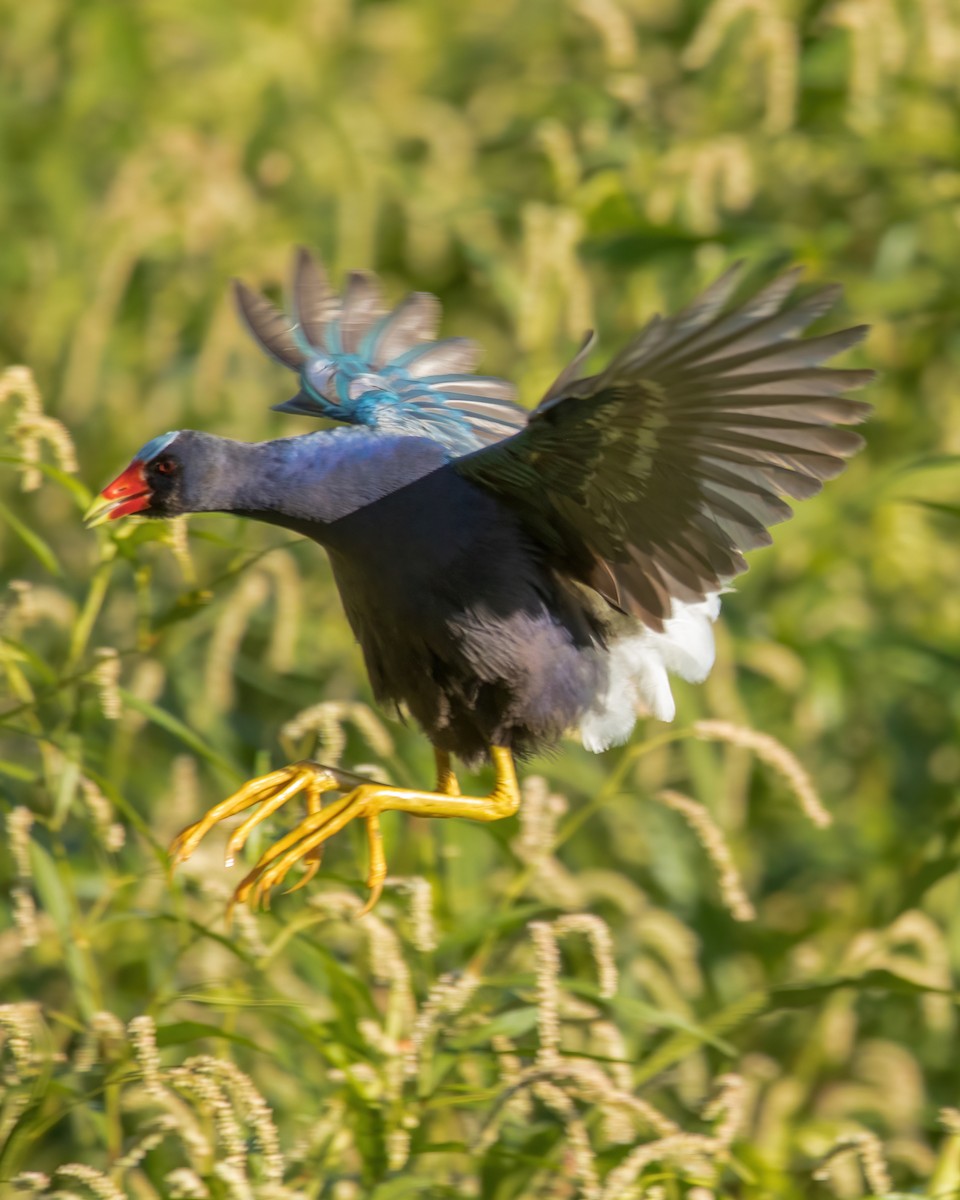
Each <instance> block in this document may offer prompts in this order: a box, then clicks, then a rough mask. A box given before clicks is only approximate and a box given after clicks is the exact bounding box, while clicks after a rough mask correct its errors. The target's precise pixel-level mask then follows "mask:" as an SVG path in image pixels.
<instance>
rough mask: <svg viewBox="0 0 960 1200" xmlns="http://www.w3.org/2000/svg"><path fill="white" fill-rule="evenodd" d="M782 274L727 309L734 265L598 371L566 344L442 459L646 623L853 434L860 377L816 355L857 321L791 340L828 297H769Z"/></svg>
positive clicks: (718, 575) (719, 580)
mask: <svg viewBox="0 0 960 1200" xmlns="http://www.w3.org/2000/svg"><path fill="white" fill-rule="evenodd" d="M799 273H800V272H799V270H796V269H795V270H792V271H789V272H787V273H786V274H784V275H782V276H780V277H779V278H777V279H775V280H774V281H773V282H772V283H770V284H769V285H768V286H767V287H765V288H763V289H762V290H761V291H759V292H757V293H756V294H755V295H753V296H752V297H750V298H749V299H747V300H746V301H745V302H743V303H741V304H740V305H739V306H737V307H733V308H729V307H728V301H729V300H730V297H731V295H732V293H733V291H734V289H735V287H736V284H737V279H738V276H739V266H738V267H734V268H732V269H731V270H730V271H728V272H727V273H726V274H725V275H723V276H722V277H721V278H720V279H718V280H717V281H716V282H715V283H714V284H713V285H712V286H711V287H710V288H708V289H707V291H706V292H704V293H703V295H701V296H700V297H699V298H698V299H697V300H696V301H694V303H693V304H691V305H690V306H689V307H688V308H687V309H685V310H684V311H683V312H681V313H680V314H678V315H677V316H675V317H672V318H666V319H664V318H660V317H656V318H654V320H652V321H651V322H650V323H649V324H648V325H647V326H646V327H645V328H644V329H643V331H642V332H641V333H640V334H639V335H638V336H637V337H636V339H635V340H634V341H633V342H631V343H630V344H629V345H628V346H627V347H626V348H625V349H624V350H623V351H622V353H620V354H619V355H618V356H617V357H616V358H614V360H613V361H612V362H611V363H610V364H609V366H607V368H606V369H605V370H603V371H601V372H600V373H599V374H598V375H591V376H588V377H586V378H580V377H579V368H580V365H581V363H582V361H583V359H584V358H585V357H586V354H587V353H588V351H589V349H590V345H591V343H590V341H589V340H588V341H587V342H586V343H585V344H584V346H583V348H582V349H581V351H580V353H579V354H578V355H577V357H576V358H575V359H574V361H573V362H572V363H571V364H570V366H569V367H568V368H567V369H566V370H565V371H564V372H563V373H562V375H561V376H560V377H559V379H558V380H557V381H556V383H555V384H554V385H553V386H552V387H551V388H550V390H549V391H548V392H547V394H546V396H545V397H544V398H543V400H542V401H541V403H540V405H539V406H538V407H537V408H536V409H535V410H534V411H533V412H532V413H531V416H530V420H529V423H528V424H527V426H526V427H525V428H524V429H522V430H521V431H519V432H518V433H516V434H515V435H514V436H513V437H511V438H508V439H507V440H506V441H502V442H500V443H499V444H497V445H493V446H490V447H488V448H485V449H482V450H478V451H476V452H475V453H473V454H470V455H467V456H466V457H463V458H460V459H458V460H457V461H456V463H455V464H454V466H455V469H456V470H457V471H459V472H460V473H462V474H463V475H465V476H466V477H468V478H469V479H471V480H473V481H474V482H475V483H478V484H480V485H481V486H483V487H486V488H488V489H489V490H490V491H492V492H495V493H496V494H497V495H498V496H499V497H500V498H501V499H502V500H503V501H504V502H506V503H508V504H510V505H511V507H513V508H514V509H515V510H516V511H517V512H518V513H519V515H520V517H521V519H522V521H523V522H524V524H525V525H526V527H527V528H528V530H529V532H530V533H531V535H532V536H533V537H534V538H535V539H537V540H538V541H540V542H542V543H543V544H545V545H546V546H548V547H550V550H551V553H552V554H553V555H556V556H558V561H562V562H563V563H564V565H565V568H566V569H567V570H569V571H570V572H571V573H572V574H573V575H574V576H575V577H576V578H578V579H580V580H581V581H582V582H583V583H586V584H588V585H589V586H590V587H592V588H593V589H594V590H595V591H597V592H599V593H600V594H601V595H602V596H603V597H604V598H605V599H606V600H608V601H609V602H610V603H611V604H613V605H614V606H615V607H617V608H619V609H621V610H622V611H624V612H627V613H629V614H631V615H632V616H635V617H637V618H639V619H640V620H642V621H643V623H644V624H645V625H647V626H649V627H650V628H653V629H657V630H659V629H662V627H663V622H664V620H665V619H666V618H668V617H669V616H670V614H671V611H672V607H673V601H674V600H678V601H682V602H687V603H691V602H693V603H695V602H697V601H701V600H703V599H704V598H705V597H706V596H708V595H710V594H712V593H715V592H717V591H719V590H720V589H722V588H723V586H724V585H725V584H726V583H727V582H728V581H729V580H730V579H732V578H733V577H734V576H735V575H738V574H739V573H740V572H741V571H744V570H746V567H747V564H746V561H745V559H744V557H743V552H744V551H745V550H751V549H753V548H755V547H757V546H762V545H766V544H767V543H769V542H770V540H771V538H770V534H769V533H768V532H767V527H768V526H770V525H772V524H774V523H776V522H778V521H782V520H784V519H786V518H787V517H789V516H790V515H791V509H790V507H789V505H788V504H787V503H786V500H785V499H784V497H790V498H792V499H795V500H799V499H803V498H805V497H807V496H812V495H814V494H815V493H816V492H818V491H819V490H820V488H821V486H822V483H823V481H824V480H825V479H829V478H832V477H833V476H835V475H838V474H839V473H840V471H841V470H842V469H843V467H844V460H845V459H846V458H847V457H849V456H850V455H851V454H853V453H855V452H856V451H857V450H858V449H859V448H860V447H861V445H862V444H863V440H862V438H861V437H860V436H859V435H858V434H856V433H854V432H852V431H850V430H847V429H838V428H836V426H838V425H852V424H856V423H858V422H860V421H863V420H864V419H865V418H866V416H867V415H868V414H869V412H870V411H871V409H870V406H869V405H868V404H864V403H863V402H860V401H856V400H851V399H848V398H847V397H845V396H844V394H843V393H844V392H846V391H847V390H849V389H851V388H855V387H859V386H861V385H863V384H865V383H867V382H869V380H870V379H871V378H872V377H873V373H872V372H871V371H858V370H840V369H831V368H824V367H822V366H821V365H820V364H821V363H823V362H824V361H825V360H827V359H829V358H832V357H833V356H834V355H835V354H839V353H840V352H841V351H842V350H845V349H847V348H848V347H850V346H853V345H854V344H856V343H857V342H859V341H860V340H861V338H862V337H863V336H864V334H865V333H866V327H865V326H858V327H857V328H853V329H845V330H842V331H840V332H838V333H832V334H827V335H825V336H820V337H809V338H802V339H801V338H798V337H797V336H796V335H798V334H800V333H802V332H803V331H804V330H805V329H806V328H807V326H808V325H810V324H811V323H812V322H813V321H815V320H816V319H817V318H819V317H821V316H822V315H823V314H824V313H826V312H827V311H828V310H829V309H830V308H832V307H833V305H834V303H835V301H836V300H837V298H838V296H839V292H840V289H839V288H837V287H826V288H822V289H821V290H819V291H817V292H815V293H814V294H813V295H811V296H809V297H808V298H806V299H804V300H801V301H800V302H799V303H796V304H794V305H793V306H792V307H789V308H784V307H783V306H784V304H785V303H786V301H787V299H788V297H789V296H790V294H791V292H792V291H793V289H794V287H795V285H796V283H797V279H798V276H799Z"/></svg>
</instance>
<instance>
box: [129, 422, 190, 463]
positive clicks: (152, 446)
mask: <svg viewBox="0 0 960 1200" xmlns="http://www.w3.org/2000/svg"><path fill="white" fill-rule="evenodd" d="M179 432H180V430H179V429H174V430H173V432H172V433H159V434H157V436H156V437H155V438H151V439H150V441H149V442H147V444H146V445H145V446H141V447H140V449H139V450H138V451H137V452H136V454H135V455H134V456H133V458H134V462H142V463H148V462H152V461H153V459H155V458H156V457H157V455H158V454H160V453H162V452H163V451H164V450H166V448H167V447H168V446H169V445H170V443H171V442H172V441H173V439H174V438H175V437H176V436H177V434H178V433H179Z"/></svg>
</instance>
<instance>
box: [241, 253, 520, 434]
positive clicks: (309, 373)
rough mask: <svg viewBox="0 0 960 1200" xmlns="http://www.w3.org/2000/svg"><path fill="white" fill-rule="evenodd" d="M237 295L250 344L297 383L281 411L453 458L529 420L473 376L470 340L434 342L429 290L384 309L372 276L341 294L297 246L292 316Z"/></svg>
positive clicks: (352, 279)
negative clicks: (429, 442) (435, 447)
mask: <svg viewBox="0 0 960 1200" xmlns="http://www.w3.org/2000/svg"><path fill="white" fill-rule="evenodd" d="M234 293H235V296H236V301H237V308H238V309H239V312H240V315H241V317H242V318H243V320H244V322H245V324H246V326H247V328H248V329H249V330H250V332H251V333H252V334H253V337H254V338H255V340H256V341H257V342H258V343H259V344H260V346H261V347H262V348H263V349H264V350H265V351H266V352H267V353H268V354H269V355H271V356H272V357H273V358H275V359H277V361H278V362H281V363H283V365H284V366H286V367H289V368H290V369H291V370H292V371H295V372H296V373H297V374H298V375H299V377H300V391H299V392H298V393H297V395H296V396H294V397H293V399H292V400H287V401H286V402H285V403H283V404H278V405H275V407H276V408H277V409H278V410H279V411H280V412H290V413H300V414H302V415H305V416H314V417H332V418H333V419H334V420H340V421H347V422H349V423H351V424H357V425H367V426H369V427H371V428H374V429H380V430H382V431H384V432H390V433H409V434H416V435H417V436H420V437H432V438H434V439H435V440H437V441H441V442H443V443H444V444H445V445H447V446H448V447H449V448H450V449H451V450H452V451H453V452H454V453H456V454H463V453H467V452H468V451H471V450H475V449H477V448H478V447H480V446H485V445H489V444H491V443H493V442H496V441H499V440H500V439H501V438H504V437H508V436H510V435H511V434H513V433H515V432H516V431H517V430H518V429H521V428H522V427H523V426H524V425H525V424H526V422H527V416H528V414H527V412H526V410H525V409H523V408H521V407H520V406H519V405H517V404H515V403H513V396H514V388H513V387H512V385H511V384H509V383H506V382H505V381H504V380H502V379H494V378H491V377H487V376H480V375H474V374H473V371H474V369H475V368H476V365H477V361H478V359H479V357H480V352H479V348H478V346H477V345H476V343H475V342H472V341H470V340H469V339H467V338H445V339H443V340H440V341H437V340H435V339H436V333H437V326H438V324H439V320H440V304H439V302H438V301H437V299H436V297H435V296H432V295H430V293H429V292H413V293H412V294H411V295H409V296H407V297H406V299H404V300H402V301H401V302H400V304H399V305H398V306H397V307H396V308H395V309H394V310H393V311H392V312H388V311H387V310H386V308H385V306H384V304H383V301H382V298H381V293H380V285H379V282H378V281H377V278H376V276H375V275H371V274H368V273H366V272H362V271H354V272H351V274H350V275H349V276H348V277H347V283H346V287H345V290H344V294H343V296H342V297H340V296H338V295H337V294H336V293H335V292H334V291H333V290H332V289H331V287H330V284H329V282H328V281H327V277H326V274H325V272H324V271H323V268H322V267H321V266H320V265H319V263H317V262H316V260H315V259H314V258H313V257H312V255H311V254H310V253H309V251H307V250H304V249H300V250H298V251H297V253H296V256H295V259H294V271H293V283H292V287H291V312H292V315H291V316H290V317H287V316H286V315H285V314H284V313H282V312H281V311H280V310H279V309H278V308H277V307H276V306H275V305H273V304H271V303H270V301H269V300H267V299H266V298H265V297H264V296H261V295H259V294H258V293H256V292H254V291H252V290H251V289H250V288H248V287H247V286H246V284H244V283H240V282H239V281H237V282H235V283H234Z"/></svg>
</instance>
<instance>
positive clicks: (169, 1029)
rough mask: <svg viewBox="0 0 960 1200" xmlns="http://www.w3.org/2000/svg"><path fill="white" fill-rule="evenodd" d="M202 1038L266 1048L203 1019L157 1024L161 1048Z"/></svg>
mask: <svg viewBox="0 0 960 1200" xmlns="http://www.w3.org/2000/svg"><path fill="white" fill-rule="evenodd" d="M202 1038H223V1039H225V1040H226V1041H228V1042H233V1043H235V1044H236V1045H237V1046H245V1047H246V1048H247V1049H248V1050H257V1051H260V1052H262V1051H263V1049H264V1048H263V1046H259V1045H257V1043H256V1042H253V1041H251V1040H250V1038H245V1037H243V1036H242V1035H241V1034H239V1033H231V1032H230V1030H228V1029H224V1028H222V1027H221V1026H220V1025H207V1024H205V1023H204V1022H203V1021H173V1022H171V1023H170V1024H169V1025H158V1026H157V1045H158V1046H159V1047H161V1048H163V1047H164V1046H184V1045H188V1044H189V1043H190V1042H197V1041H200V1040H201V1039H202Z"/></svg>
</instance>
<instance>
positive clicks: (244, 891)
mask: <svg viewBox="0 0 960 1200" xmlns="http://www.w3.org/2000/svg"><path fill="white" fill-rule="evenodd" d="M490 755H491V758H492V759H493V765H494V769H495V771H496V780H495V783H494V787H493V790H492V791H491V792H490V794H489V795H487V796H462V795H460V794H459V791H460V789H459V787H458V785H457V782H456V777H455V776H454V775H453V771H452V769H451V767H450V759H449V756H447V755H444V754H442V752H440V751H438V752H437V774H438V790H437V791H435V792H428V791H420V790H418V789H414V788H399V787H392V786H389V785H387V784H382V783H374V782H372V781H371V780H368V779H363V778H361V777H360V776H357V775H351V774H349V773H348V772H345V771H339V770H337V769H335V768H331V767H323V766H321V765H320V764H319V763H309V762H304V763H296V764H294V765H293V766H290V767H285V768H283V769H282V770H280V771H273V772H272V773H271V774H270V775H265V776H263V778H261V779H255V780H252V781H251V782H250V783H248V784H246V785H245V786H244V787H242V788H241V789H240V790H239V791H238V792H236V793H235V795H233V796H231V797H229V798H228V799H227V800H224V801H223V802H222V803H221V804H218V805H216V806H215V807H214V808H212V809H211V810H210V812H208V813H207V815H206V816H205V817H203V818H202V820H200V821H198V822H197V823H196V824H195V825H191V826H190V827H189V828H188V829H185V830H184V831H183V833H181V834H180V835H179V837H177V839H176V840H175V841H174V843H173V845H172V846H171V854H172V856H173V859H174V863H177V862H182V861H184V859H186V858H189V856H190V855H191V854H192V853H193V851H194V850H195V849H196V847H197V845H198V844H199V842H200V840H201V838H203V837H204V835H205V834H206V833H207V832H209V830H210V829H212V828H213V826H214V825H216V824H217V823H218V822H219V821H222V820H223V819H224V818H225V817H229V816H233V815H234V814H235V813H239V812H243V811H245V810H246V809H247V808H249V807H251V806H252V805H253V804H256V803H257V802H258V801H259V802H262V803H263V807H262V808H261V809H260V811H259V812H257V813H256V814H255V816H253V817H250V818H248V819H247V820H246V821H245V822H244V823H243V825H241V826H240V828H239V829H237V830H236V832H235V833H234V834H233V836H232V837H231V839H230V843H229V845H230V849H231V851H233V852H236V851H237V850H239V849H240V847H241V846H242V845H243V842H244V841H245V840H246V837H247V836H248V835H249V833H250V831H251V830H252V829H253V828H254V827H255V826H256V825H257V824H258V823H259V821H260V820H262V819H263V818H264V817H265V816H266V815H268V814H269V813H272V812H275V811H276V810H277V809H278V808H280V807H281V806H282V805H283V804H285V803H286V802H287V800H289V799H291V797H293V796H294V795H296V794H297V793H298V792H300V791H306V792H307V809H308V814H307V817H306V819H305V820H304V821H302V822H301V823H300V824H299V825H298V826H297V827H296V828H295V829H293V830H291V832H290V833H288V834H287V835H286V837H283V838H281V839H280V841H278V842H277V843H276V844H275V845H273V846H271V847H270V848H269V849H268V850H267V851H266V852H265V853H264V854H263V855H261V857H260V859H259V861H258V862H257V864H256V866H255V867H254V868H253V870H252V871H250V872H249V874H248V875H247V876H246V877H245V878H244V879H243V880H241V882H240V885H239V886H238V887H237V890H236V892H235V893H234V897H233V901H232V903H242V902H244V901H249V902H250V903H252V904H266V903H267V902H268V898H269V894H270V892H271V891H272V889H273V888H275V887H277V886H278V885H279V884H281V883H282V882H283V880H284V879H285V878H286V876H287V874H288V873H289V871H290V870H291V868H292V867H294V866H295V865H296V864H297V863H300V862H304V863H306V864H307V868H308V873H307V875H306V878H305V879H302V880H301V881H300V882H299V883H298V884H297V886H298V887H299V886H302V885H303V884H304V883H306V882H309V880H310V879H312V878H313V875H314V874H315V873H316V869H317V865H318V863H319V855H320V851H321V848H322V846H323V844H324V843H325V842H326V841H327V840H328V839H329V838H331V837H332V836H333V835H334V834H335V833H338V832H339V831H340V830H341V829H343V828H344V827H345V826H346V825H348V824H349V822H350V821H353V820H356V819H357V818H361V819H362V820H363V822H364V824H365V826H366V832H367V841H368V846H369V870H368V874H367V886H368V887H369V888H370V897H369V899H368V901H367V903H366V904H365V905H364V907H363V909H361V914H360V915H362V913H364V912H369V910H370V909H371V908H372V907H373V905H374V904H375V903H376V901H377V899H378V898H379V896H380V893H381V891H382V890H383V881H384V879H385V877H386V874H387V863H386V858H385V856H384V853H383V843H382V838H381V833H380V814H381V813H384V812H391V811H395V812H407V813H411V814H412V815H413V816H418V817H469V818H470V819H472V820H475V821H497V820H499V819H500V818H501V817H509V816H512V815H513V814H514V813H515V812H516V811H517V809H518V807H519V805H520V789H519V786H518V784H517V776H516V771H515V769H514V765H513V757H512V755H511V754H510V751H509V750H506V749H504V748H503V747H502V746H493V747H491V750H490ZM441 788H442V789H444V790H440V789H441ZM452 789H456V790H455V791H454V790H452ZM328 791H340V792H343V793H345V794H344V795H342V796H341V797H340V798H339V799H337V800H334V801H333V802H332V803H330V804H328V805H326V807H321V801H320V797H321V796H322V795H323V793H324V792H328Z"/></svg>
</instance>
